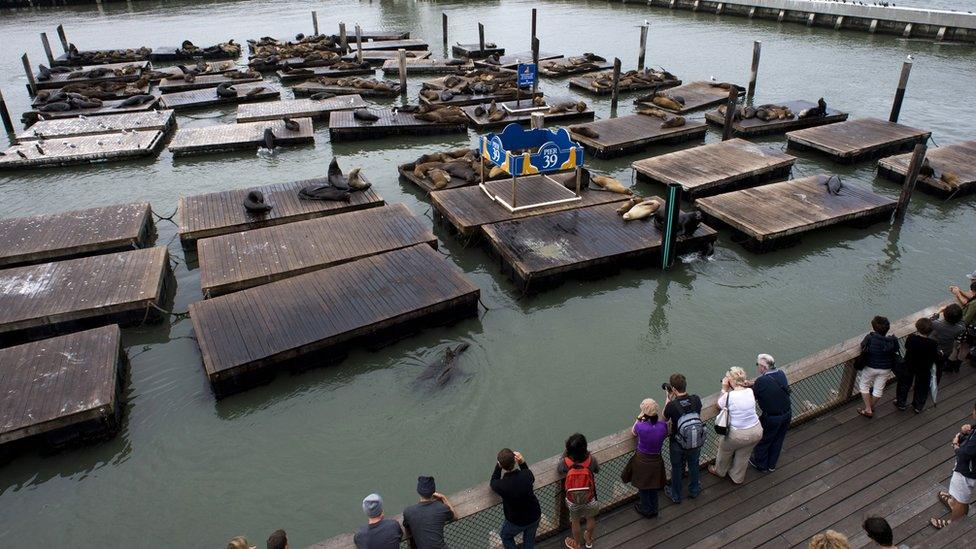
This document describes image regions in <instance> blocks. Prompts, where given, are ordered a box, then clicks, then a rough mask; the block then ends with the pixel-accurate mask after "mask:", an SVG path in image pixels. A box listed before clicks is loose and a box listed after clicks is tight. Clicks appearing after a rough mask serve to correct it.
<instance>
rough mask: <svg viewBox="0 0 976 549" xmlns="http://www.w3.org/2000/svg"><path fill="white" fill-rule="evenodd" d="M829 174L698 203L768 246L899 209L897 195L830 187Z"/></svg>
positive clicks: (769, 185)
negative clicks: (827, 181) (773, 242)
mask: <svg viewBox="0 0 976 549" xmlns="http://www.w3.org/2000/svg"><path fill="white" fill-rule="evenodd" d="M827 178H828V176H826V175H813V176H809V177H801V178H799V179H794V180H792V181H781V182H779V183H770V184H768V185H762V186H759V187H754V188H751V189H743V190H740V191H734V192H730V193H725V194H720V195H717V196H711V197H707V198H699V199H698V200H696V201H695V205H696V206H698V208H699V209H700V210H701V211H702V213H704V214H705V215H706V216H708V218H709V219H717V220H718V221H720V222H721V223H722V224H725V225H728V226H731V227H732V228H734V229H736V230H737V231H740V232H742V233H744V234H745V235H746V236H748V237H749V238H750V239H751V240H752V241H754V242H755V243H756V244H758V245H759V247H762V246H763V245H765V244H770V243H772V241H775V240H779V239H782V238H786V237H790V236H796V235H799V234H801V233H806V232H809V231H813V230H817V229H822V228H825V227H829V226H832V225H837V224H841V223H847V222H850V221H853V220H859V219H865V218H869V219H880V218H883V217H887V216H889V215H890V214H891V212H893V211H894V209H895V205H896V204H897V203H896V202H895V201H894V200H892V199H890V198H887V197H884V196H881V195H878V194H875V193H873V192H871V191H869V190H865V189H862V188H859V187H853V186H848V185H845V186H843V187H842V188H841V190H840V193H839V194H837V195H834V194H831V193H829V192H827V186H826V184H825V182H826V180H827Z"/></svg>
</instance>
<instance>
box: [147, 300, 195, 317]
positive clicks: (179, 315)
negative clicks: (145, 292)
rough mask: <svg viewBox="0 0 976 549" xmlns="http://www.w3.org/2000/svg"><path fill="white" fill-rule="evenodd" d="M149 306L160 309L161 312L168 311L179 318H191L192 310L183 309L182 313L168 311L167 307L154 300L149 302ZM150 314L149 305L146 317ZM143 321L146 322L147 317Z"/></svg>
mask: <svg viewBox="0 0 976 549" xmlns="http://www.w3.org/2000/svg"><path fill="white" fill-rule="evenodd" d="M149 306H150V307H152V308H153V309H156V310H157V311H159V312H161V313H166V314H168V315H172V316H175V317H176V318H178V319H184V318H189V317H190V311H183V312H182V313H174V312H173V311H167V310H166V309H164V308H162V307H160V306H159V305H156V304H155V303H153V302H152V301H150V302H149ZM148 314H149V308H148V307H147V308H146V315H147V316H146V318H148ZM142 321H143V322H145V321H146V319H145V318H143V319H142Z"/></svg>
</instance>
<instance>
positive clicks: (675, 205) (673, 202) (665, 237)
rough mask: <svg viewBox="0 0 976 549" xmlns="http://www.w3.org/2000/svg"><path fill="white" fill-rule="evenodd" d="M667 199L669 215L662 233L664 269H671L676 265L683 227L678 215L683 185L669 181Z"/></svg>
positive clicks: (662, 264)
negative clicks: (679, 234)
mask: <svg viewBox="0 0 976 549" xmlns="http://www.w3.org/2000/svg"><path fill="white" fill-rule="evenodd" d="M666 200H667V203H666V204H665V207H666V208H667V216H666V218H665V219H666V221H665V223H664V227H663V229H664V231H663V234H662V235H661V268H662V269H670V268H671V266H672V265H674V258H675V256H677V255H678V254H677V253H675V252H676V244H677V242H678V233H679V232H681V228H680V227H679V226H678V217H679V216H680V214H681V185H679V184H677V183H668V185H667V198H666Z"/></svg>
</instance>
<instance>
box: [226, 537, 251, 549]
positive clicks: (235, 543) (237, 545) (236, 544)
mask: <svg viewBox="0 0 976 549" xmlns="http://www.w3.org/2000/svg"><path fill="white" fill-rule="evenodd" d="M227 549H256V548H255V547H254V546H253V545H251V544H249V543H248V542H247V538H245V537H244V536H237V537H234V538H230V541H228V542H227Z"/></svg>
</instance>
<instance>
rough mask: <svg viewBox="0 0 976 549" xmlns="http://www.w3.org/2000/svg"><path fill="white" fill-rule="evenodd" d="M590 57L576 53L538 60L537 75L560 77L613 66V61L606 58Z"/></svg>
mask: <svg viewBox="0 0 976 549" xmlns="http://www.w3.org/2000/svg"><path fill="white" fill-rule="evenodd" d="M591 59H592V60H588V59H587V58H586V57H584V56H582V55H577V56H573V57H566V58H563V59H550V60H547V61H542V60H540V61H539V75H541V76H547V77H549V78H561V77H566V76H572V75H575V74H586V73H589V72H597V71H605V70H610V69H612V68H613V63H608V62H607V60H606V59H603V58H596V57H594V58H591Z"/></svg>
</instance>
